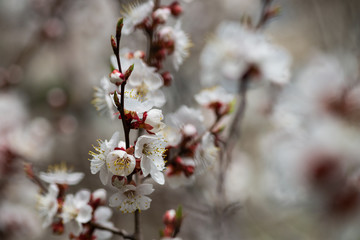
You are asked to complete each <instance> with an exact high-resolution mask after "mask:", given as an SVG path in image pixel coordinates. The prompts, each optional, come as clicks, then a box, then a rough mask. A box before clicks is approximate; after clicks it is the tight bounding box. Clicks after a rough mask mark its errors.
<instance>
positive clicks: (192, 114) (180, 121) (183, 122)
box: [166, 106, 205, 135]
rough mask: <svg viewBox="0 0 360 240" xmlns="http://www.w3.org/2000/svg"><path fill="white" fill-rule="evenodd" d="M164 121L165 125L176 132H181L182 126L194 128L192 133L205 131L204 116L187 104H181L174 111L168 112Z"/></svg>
mask: <svg viewBox="0 0 360 240" xmlns="http://www.w3.org/2000/svg"><path fill="white" fill-rule="evenodd" d="M166 121H167V125H169V126H170V127H172V128H173V129H174V130H175V131H177V132H178V133H181V132H183V130H184V128H185V130H186V129H189V128H192V129H195V132H193V134H194V135H195V134H197V135H202V134H203V133H205V127H204V118H203V116H202V114H201V112H200V111H199V110H196V109H193V108H189V107H187V106H181V107H180V108H179V109H178V110H177V111H176V112H175V113H172V114H169V115H168V116H167V118H166ZM186 132H187V131H186Z"/></svg>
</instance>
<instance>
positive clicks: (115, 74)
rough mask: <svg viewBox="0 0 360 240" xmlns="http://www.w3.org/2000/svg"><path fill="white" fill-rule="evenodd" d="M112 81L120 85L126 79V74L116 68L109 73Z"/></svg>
mask: <svg viewBox="0 0 360 240" xmlns="http://www.w3.org/2000/svg"><path fill="white" fill-rule="evenodd" d="M109 77H110V82H112V83H114V84H116V85H117V86H119V85H120V84H121V83H122V82H123V81H124V74H122V73H121V72H120V71H119V70H117V69H115V70H114V71H112V72H111V73H110V74H109Z"/></svg>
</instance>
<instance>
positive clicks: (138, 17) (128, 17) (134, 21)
mask: <svg viewBox="0 0 360 240" xmlns="http://www.w3.org/2000/svg"><path fill="white" fill-rule="evenodd" d="M153 8H154V2H153V1H147V2H145V3H142V4H139V5H137V4H133V5H129V6H127V7H124V11H123V12H122V15H123V17H124V26H123V28H122V33H123V34H125V35H129V34H130V33H132V32H133V31H134V30H135V27H136V26H137V25H138V24H140V23H141V22H142V21H144V19H145V18H146V17H147V16H149V15H150V13H151V12H152V10H153Z"/></svg>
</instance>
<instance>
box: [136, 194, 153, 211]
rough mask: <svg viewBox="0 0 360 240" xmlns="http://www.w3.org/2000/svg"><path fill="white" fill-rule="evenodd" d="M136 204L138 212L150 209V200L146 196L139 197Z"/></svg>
mask: <svg viewBox="0 0 360 240" xmlns="http://www.w3.org/2000/svg"><path fill="white" fill-rule="evenodd" d="M137 203H138V205H139V209H140V210H146V209H148V208H150V203H151V198H149V197H146V196H139V198H138V199H137Z"/></svg>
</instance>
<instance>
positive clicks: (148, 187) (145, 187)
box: [136, 183, 154, 195]
mask: <svg viewBox="0 0 360 240" xmlns="http://www.w3.org/2000/svg"><path fill="white" fill-rule="evenodd" d="M153 191H154V188H153V185H152V184H149V183H143V184H141V185H139V186H138V187H137V188H136V192H137V194H138V195H149V194H151V193H152V192H153Z"/></svg>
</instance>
